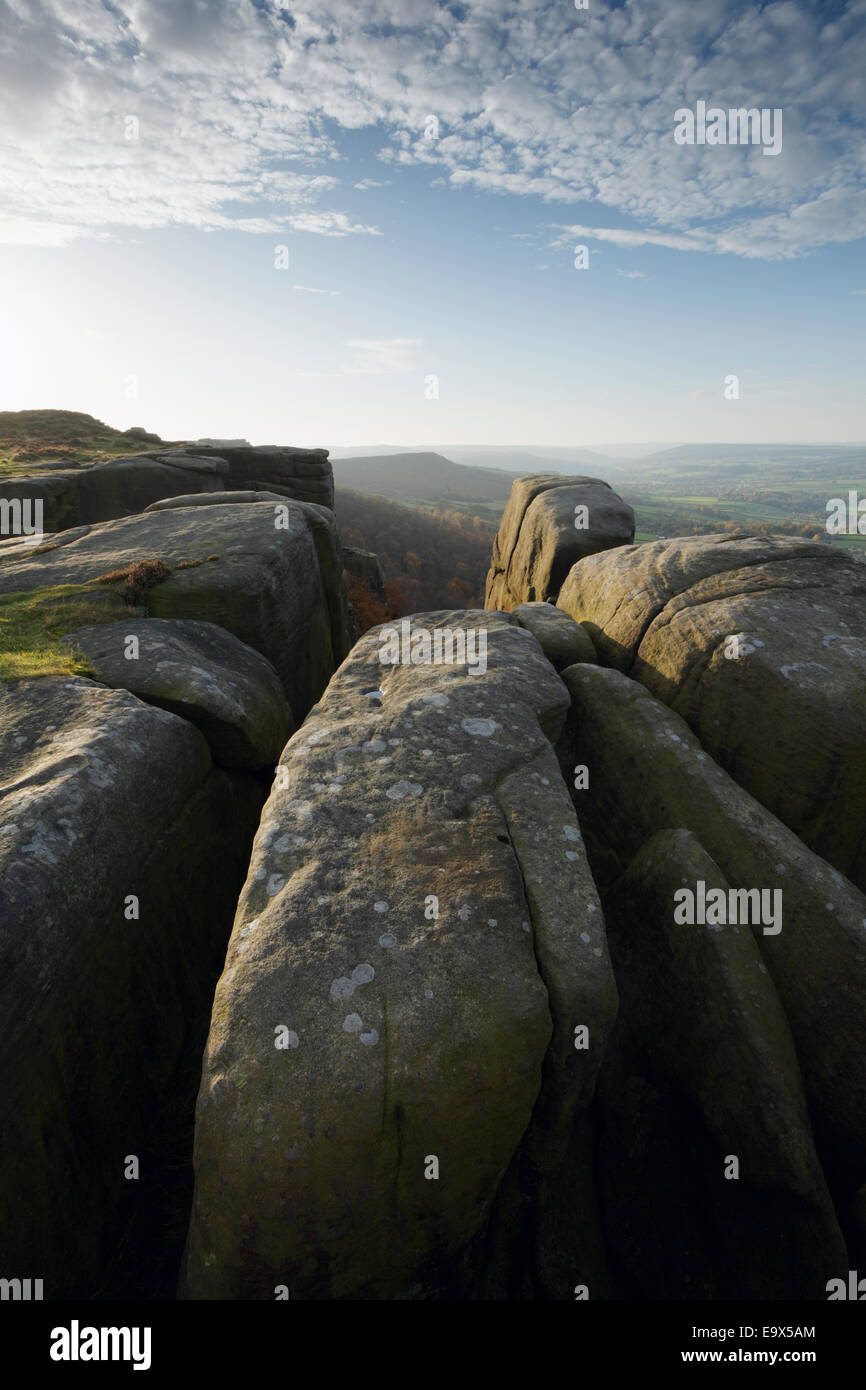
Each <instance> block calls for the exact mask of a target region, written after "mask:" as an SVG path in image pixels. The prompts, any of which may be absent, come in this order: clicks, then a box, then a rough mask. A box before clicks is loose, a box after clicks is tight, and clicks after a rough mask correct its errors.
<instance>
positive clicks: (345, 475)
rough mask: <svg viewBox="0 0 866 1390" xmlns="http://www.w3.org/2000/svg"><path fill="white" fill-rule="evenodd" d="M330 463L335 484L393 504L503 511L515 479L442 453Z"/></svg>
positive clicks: (353, 459) (500, 470) (336, 459)
mask: <svg viewBox="0 0 866 1390" xmlns="http://www.w3.org/2000/svg"><path fill="white" fill-rule="evenodd" d="M331 464H332V466H333V469H334V481H335V482H336V483H337V484H339V485H341V486H343V487H348V488H353V489H354V490H355V491H356V492H375V493H379V494H380V496H382V497H389V498H391V499H393V500H396V501H407V502H426V503H430V504H433V503H442V502H445V503H448V502H459V503H463V504H466V503H470V502H479V503H484V502H487V503H489V502H496V503H501V504H502V506H504V505H505V502H506V501H507V499H508V495H509V493H510V492H511V484H512V483H513V482H514V479H515V477H517V476H518V473H517V472H514V473H511V472H506V471H505V470H503V469H495V468H465V467H463V466H462V465H461V464H459V463H452V461H451V460H450V459H447V458H444V457H443V456H442V454H431V453H417V454H416V453H405V454H389V455H386V456H385V457H382V456H381V455H379V456H369V457H365V458H346V459H339V458H332V459H331ZM522 471H523V472H526V470H525V469H523V470H522ZM536 471H542V470H540V469H539V470H536Z"/></svg>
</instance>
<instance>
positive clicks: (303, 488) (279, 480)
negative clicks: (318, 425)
mask: <svg viewBox="0 0 866 1390" xmlns="http://www.w3.org/2000/svg"><path fill="white" fill-rule="evenodd" d="M195 452H196V454H200V455H202V456H203V457H205V458H219V459H224V460H225V461H226V463H227V464H228V466H229V471H228V481H229V483H230V484H231V486H232V487H233V488H239V489H241V490H244V489H246V488H252V489H255V490H258V491H259V492H262V491H271V492H279V493H282V494H283V496H285V497H294V498H296V499H297V500H298V501H299V502H317V503H319V504H320V505H321V506H324V507H329V508H330V510H331V511H333V510H334V475H333V471H332V469H331V465H330V463H329V462H328V450H327V449H293V448H288V447H284V446H277V445H274V444H264V445H258V446H256V447H252V446H250V445H246V446H240V447H233V446H226V445H216V446H208V445H196V449H195Z"/></svg>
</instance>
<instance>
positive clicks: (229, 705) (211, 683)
mask: <svg viewBox="0 0 866 1390" xmlns="http://www.w3.org/2000/svg"><path fill="white" fill-rule="evenodd" d="M131 637H132V638H135V643H136V645H135V646H134V647H131V645H130V638H131ZM64 640H65V641H66V642H68V643H69V645H70V646H72V647H73V648H74V649H75V650H76V651H79V652H81V653H83V655H84V656H85V657H86V658H87V665H88V668H89V674H90V675H91V676H92V677H93V679H94V680H97V681H101V682H102V684H103V685H110V686H113V687H114V688H115V689H118V688H120V689H124V690H129V691H131V692H132V694H133V695H138V696H139V697H140V698H141V699H143V700H147V701H148V702H149V703H150V704H152V705H159V706H160V708H161V709H167V710H170V711H171V712H172V713H174V714H179V715H181V716H182V717H183V718H184V719H189V720H190V721H191V722H192V723H193V724H195V725H196V726H197V728H199V729H201V731H202V733H203V734H204V736H205V738H206V739H207V741H208V743H209V745H210V749H211V753H212V755H213V759H214V762H216V763H219V764H220V765H221V766H222V767H236V768H244V769H246V770H255V769H256V768H259V767H263V766H264V765H265V764H266V763H275V762H276V761H277V758H278V757H279V756H280V753H281V751H282V749H283V745H284V744H285V741H286V738H287V736H288V734H289V733H290V732H291V729H290V717H291V716H290V713H289V707H288V704H287V702H286V697H285V695H284V693H283V687H282V685H281V684H280V678H279V676H278V675H277V673H276V671H275V670H274V668H273V666H272V665H271V663H270V662H269V661H267V660H266V659H265V657H263V656H262V655H260V653H259V652H256V651H253V649H252V647H248V646H247V645H246V644H245V643H244V642H239V641H238V639H237V638H236V637H233V636H232V634H231V633H230V632H226V631H225V629H224V628H221V627H217V626H216V625H215V624H214V623H196V622H189V621H186V622H185V621H183V620H178V619H171V620H169V619H164V618H129V619H127V620H124V621H122V622H116V623H104V624H102V625H101V626H97V627H86V628H81V629H79V631H77V632H73V633H70V634H69V636H68V637H66V638H65V639H64ZM131 651H134V653H135V654H134V656H131V655H129V653H130V652H131Z"/></svg>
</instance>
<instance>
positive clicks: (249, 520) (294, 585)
mask: <svg viewBox="0 0 866 1390" xmlns="http://www.w3.org/2000/svg"><path fill="white" fill-rule="evenodd" d="M21 550H22V547H21V546H20V545H18V546H16V549H15V550H14V551H12V550H10V551H9V555H10V558H9V559H5V560H3V561H2V562H0V593H13V592H18V591H30V590H33V589H36V588H42V587H44V586H46V585H57V584H80V583H85V582H87V581H88V580H93V579H96V578H98V577H99V576H100V575H103V574H106V573H110V572H112V571H114V570H117V569H119V568H123V567H125V566H128V565H129V564H130V563H131V562H134V561H136V560H139V559H158V560H161V561H163V563H164V564H166V565H167V566H168V567H169V568H170V569H171V574H170V575H169V576H168V578H166V579H164V580H163V581H162V582H161V583H158V584H156V585H155V586H154V587H152V588H151V589H150V590H149V593H148V597H147V603H148V610H149V614H150V616H151V617H155V618H185V619H197V620H201V621H204V622H209V623H216V624H217V625H218V626H220V627H223V628H226V629H227V630H228V631H229V632H231V633H233V634H234V636H235V637H237V638H239V639H240V641H241V642H244V643H246V644H247V645H248V646H250V647H253V648H254V649H255V651H257V652H260V653H261V654H262V656H264V657H266V658H267V659H268V660H269V661H270V662H271V664H272V665H273V666H274V668H275V669H276V671H277V674H278V675H279V677H280V679H281V681H282V683H283V689H284V690H285V692H286V695H287V697H288V701H289V705H290V707H291V713H292V719H293V722H294V724H298V723H300V722H301V720H302V719H303V718H304V715H305V714H306V712H307V710H308V709H309V708H310V706H311V705H312V704H313V703H314V702H315V701H316V700H317V699H318V697H319V696H320V694H321V693H322V691H323V690H324V688H325V686H326V684H327V682H328V679H329V677H330V675H331V673H332V671H333V670H334V669H335V667H336V666H338V665H339V663H340V661H341V660H342V659H343V657H344V655H345V653H346V650H347V645H348V629H347V612H346V578H345V572H344V570H343V561H342V552H341V548H340V540H339V534H338V531H337V526H336V521H335V519H334V516H333V514H332V513H331V512H329V511H328V510H327V509H326V508H324V507H318V506H312V505H310V504H309V503H303V502H291V501H285V502H279V503H272V502H267V503H248V504H241V505H234V504H224V505H214V506H206V507H184V508H168V509H162V510H158V511H153V512H146V513H143V514H142V515H139V516H134V517H126V518H123V519H122V520H118V521H109V522H104V523H103V524H102V525H100V526H84V527H80V528H76V529H75V530H73V531H71V532H65V533H62V534H61V535H59V536H56V537H51V538H50V541H49V543H48V544H47V545H45V546H43V547H41V548H40V549H38V550H35V551H34V550H30V551H29V552H28V553H27V554H26V555H23V554H21V553H20V552H21ZM19 555H20V558H19ZM13 557H14V558H13Z"/></svg>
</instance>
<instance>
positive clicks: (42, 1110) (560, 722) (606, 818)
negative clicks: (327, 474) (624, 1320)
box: [0, 446, 866, 1300]
mask: <svg viewBox="0 0 866 1390" xmlns="http://www.w3.org/2000/svg"><path fill="white" fill-rule="evenodd" d="M218 447H219V448H220V449H221V451H222V453H221V456H222V457H223V458H224V460H225V456H226V455H227V453H229V452H231V451H230V450H227V449H226V447H225V446H218ZM253 452H257V451H253ZM277 452H279V453H280V454H281V455H287V454H289V453H291V451H286V450H281V451H277ZM248 453H249V450H247V451H246V452H245V451H244V450H243V449H241V448H239V449H238V467H239V468H243V469H248V467H249V464H248V461H247V458H246V455H247V454H248ZM241 454H243V455H244V457H243V458H241V457H240V456H241ZM220 476H221V477H222V476H223V475H220ZM244 476H245V477H247V478H248V481H250V482H251V484H258V483H262V484H264V483H267V484H268V486H267V488H266V489H265V488H261V487H253V488H252V489H251V488H247V489H243V488H240V487H238V488H237V489H235V490H234V491H233V492H231V493H230V494H228V493H227V494H224V495H222V496H220V494H219V493H216V494H213V495H207V496H206V495H202V494H196V495H192V496H189V495H183V496H181V497H176V496H175V497H169V498H167V499H157V501H158V503H159V504H158V505H153V506H152V507H151V509H150V510H148V511H147V512H145V513H143V514H138V515H133V516H128V517H123V518H120V519H115V520H109V521H105V522H103V523H101V524H83V525H81V526H79V527H77V528H75V529H73V530H71V531H67V532H64V533H59V534H56V535H53V536H50V537H48V538H47V539H46V543H45V545H44V546H42V547H40V548H39V549H37V550H36V551H35V552H34V551H33V550H29V551H27V552H26V553H25V550H24V548H23V547H22V545H21V544H20V543H19V542H8V543H6V545H3V546H0V604H2V603H4V602H7V600H8V598H9V596H10V595H18V596H21V595H24V596H26V595H28V594H33V595H38V594H42V593H45V594H49V593H50V594H52V595H56V594H58V593H61V589H58V587H57V586H63V587H62V592H63V593H67V592H70V591H71V590H72V589H74V590H75V591H76V592H78V589H79V588H80V586H81V585H82V584H83V585H84V586H85V587H86V586H88V585H89V586H93V585H95V584H96V587H97V588H98V587H99V585H98V584H97V581H99V583H101V584H102V585H103V587H104V583H105V582H106V581H105V575H106V573H108V576H109V579H110V578H111V572H112V571H114V572H115V573H116V572H118V571H122V572H124V573H125V571H123V567H124V566H128V565H129V564H130V562H131V561H135V560H147V561H148V562H150V564H151V565H153V564H154V562H156V561H159V562H160V563H161V565H162V568H161V569H159V568H157V569H156V570H151V571H149V574H150V579H149V581H148V583H149V587H147V588H146V590H145V591H144V593H143V598H142V600H141V603H140V605H139V607H138V608H137V609H131V610H130V615H129V619H128V620H127V619H122V620H120V621H118V620H117V618H116V614H115V610H114V609H113V608H112V610H111V614H110V617H111V621H106V622H104V623H99V622H91V623H90V624H89V625H88V626H87V627H86V628H84V629H82V628H81V626H80V625H79V627H78V628H77V629H75V630H72V631H70V633H69V636H68V642H69V644H70V647H71V648H72V649H75V650H77V651H78V652H79V653H80V656H81V661H82V662H83V663H85V665H84V668H83V673H82V674H73V675H67V676H48V677H43V678H41V679H26V680H20V681H14V682H10V683H8V684H7V685H5V686H3V687H0V721H2V726H3V731H4V734H5V737H4V740H3V743H2V745H0V750H2V751H0V760H2V773H3V776H2V778H0V785H2V792H0V868H2V877H0V908H2V911H0V950H2V953H3V962H4V970H3V972H2V974H0V990H2V994H3V1003H4V1007H5V1010H6V1016H7V1017H8V1019H9V1020H10V1023H9V1026H8V1027H7V1028H6V1030H5V1032H4V1040H3V1044H2V1048H0V1079H2V1082H3V1085H2V1087H0V1107H2V1115H0V1120H2V1123H3V1125H4V1127H5V1128H7V1129H8V1132H9V1133H11V1134H12V1135H13V1138H14V1142H13V1143H12V1144H11V1145H8V1146H5V1147H4V1150H3V1155H2V1157H0V1200H2V1204H3V1205H2V1212H0V1216H2V1220H3V1227H4V1230H5V1232H6V1242H7V1244H6V1250H7V1255H8V1256H9V1257H12V1258H13V1262H14V1261H15V1260H17V1261H18V1262H19V1263H21V1262H22V1261H23V1262H24V1264H25V1265H26V1266H27V1268H30V1267H31V1266H32V1264H33V1260H34V1256H35V1254H37V1253H38V1254H39V1257H40V1261H41V1265H40V1267H41V1268H42V1269H44V1270H45V1271H46V1275H47V1277H46V1297H57V1296H63V1295H64V1294H67V1293H69V1292H79V1293H88V1294H93V1293H94V1292H98V1291H99V1290H100V1289H101V1288H103V1287H104V1286H105V1283H106V1277H105V1274H104V1271H105V1268H106V1265H107V1264H110V1263H111V1259H112V1251H113V1250H114V1249H115V1248H116V1246H117V1243H118V1240H119V1232H120V1231H121V1230H122V1229H123V1227H124V1226H125V1225H126V1224H128V1222H129V1221H130V1220H133V1221H134V1220H135V1219H136V1218H137V1219H138V1220H139V1221H141V1220H142V1219H143V1218H142V1212H143V1211H146V1210H147V1193H146V1189H145V1185H144V1184H141V1185H139V1183H138V1182H137V1181H136V1180H130V1179H129V1176H128V1173H127V1171H126V1170H127V1168H128V1160H129V1158H130V1156H133V1157H135V1156H138V1157H139V1158H142V1157H144V1159H145V1163H144V1171H145V1172H147V1171H148V1168H147V1165H148V1163H149V1162H150V1159H149V1157H148V1155H147V1135H148V1133H150V1132H152V1131H153V1129H154V1127H156V1128H157V1129H158V1128H159V1124H160V1118H161V1115H163V1113H164V1110H165V1107H166V1103H167V1100H169V1099H171V1098H172V1097H174V1098H175V1100H176V1099H177V1097H178V1096H179V1095H180V1094H181V1089H182V1088H179V1082H178V1077H179V1075H180V1074H181V1073H184V1074H187V1073H188V1072H189V1071H190V1070H191V1069H193V1070H196V1069H197V1066H198V1062H199V1059H200V1058H201V1054H202V1051H203V1053H204V1057H203V1064H202V1067H201V1084H200V1089H199V1098H198V1106H197V1113H196V1122H195V1144H194V1148H195V1195H194V1200H193V1203H192V1213H191V1219H190V1224H189V1233H188V1238H187V1248H186V1254H185V1258H184V1261H183V1268H182V1273H181V1279H180V1286H179V1290H180V1294H181V1296H183V1297H187V1298H193V1299H224V1298H228V1299H268V1300H269V1299H273V1298H282V1297H286V1296H288V1297H291V1298H293V1299H297V1298H300V1299H355V1298H360V1299H427V1298H433V1299H441V1298H461V1299H512V1298H517V1299H539V1300H551V1299H552V1300H560V1299H567V1300H573V1299H574V1298H575V1297H590V1298H593V1299H597V1298H602V1299H604V1298H622V1297H626V1298H628V1297H636V1298H646V1299H659V1298H662V1299H694V1298H698V1299H719V1298H723V1299H727V1298H730V1299H737V1298H767V1299H777V1298H798V1299H824V1298H825V1297H826V1286H827V1282H828V1280H830V1279H833V1278H843V1279H844V1278H846V1276H847V1271H848V1270H849V1269H855V1268H857V1267H858V1266H857V1262H858V1260H861V1259H863V1258H864V1254H866V1251H864V1235H866V1232H864V1229H863V1219H862V1210H863V1202H862V1192H863V1190H864V1184H866V1123H864V1116H866V1060H864V1049H863V1045H862V1030H863V1026H862V1019H863V1016H864V993H866V949H864V944H863V943H864V939H866V938H864V923H866V897H864V894H863V891H862V890H863V887H864V882H863V864H864V831H866V816H864V815H863V809H864V808H863V803H862V797H863V792H862V787H863V785H864V778H863V773H864V772H866V767H864V765H863V758H864V756H866V754H864V749H866V737H864V735H866V706H864V704H863V696H862V689H863V672H862V670H861V666H862V660H863V655H862V654H863V650H864V648H866V643H864V638H866V631H864V627H866V619H864V617H863V616H862V615H863V612H864V609H863V602H862V596H863V576H864V575H866V569H864V567H863V565H862V564H860V563H859V562H854V561H848V560H845V559H844V558H842V557H840V556H838V555H836V554H835V553H833V552H830V551H829V550H827V549H826V548H824V547H820V546H815V545H812V544H809V543H802V544H798V543H791V542H789V541H787V540H785V541H774V540H769V541H768V540H762V539H758V538H749V537H734V538H727V537H691V538H685V539H682V540H677V541H670V542H666V543H661V542H660V543H657V544H656V545H650V546H640V547H635V546H633V545H631V544H630V541H631V537H632V529H631V528H632V526H633V522H632V520H631V519H630V515H629V509H627V508H626V507H625V506H624V504H623V503H622V502H621V501H620V499H618V498H617V497H616V494H614V493H612V492H611V490H610V489H609V488H607V487H606V485H605V484H603V483H600V482H599V481H598V480H593V479H589V480H587V479H574V480H563V479H557V480H553V481H551V480H550V479H546V478H545V479H538V478H532V479H522V480H520V481H519V482H518V483H517V484H515V489H514V495H513V498H512V503H511V504H510V507H509V510H508V511H507V512H506V516H505V517H504V518H503V526H502V528H501V531H500V535H499V537H498V540H497V549H496V551H495V553H494V564H493V569H492V571H491V574H492V579H491V588H490V591H489V599H488V602H489V603H490V604H491V607H489V608H488V609H486V610H483V611H448V612H437V613H427V614H416V615H414V616H413V617H412V618H411V619H408V620H404V621H403V622H398V623H396V624H395V625H394V627H393V628H388V627H387V626H386V627H382V628H379V629H374V630H372V631H370V632H368V633H367V634H366V635H365V636H364V637H363V638H362V639H361V641H360V642H358V643H357V644H356V645H355V646H354V647H352V649H351V650H349V649H348V648H349V639H348V636H347V633H348V626H347V610H346V597H345V594H346V579H345V573H344V568H343V558H342V550H341V546H340V540H339V536H338V534H337V530H336V526H335V524H334V519H333V516H332V514H331V512H330V511H329V510H328V509H327V508H325V507H323V506H316V505H311V504H310V503H308V502H304V501H299V500H292V501H290V502H288V503H282V502H281V501H280V500H279V499H280V498H281V497H283V495H284V494H283V493H282V492H281V491H280V490H279V488H277V489H276V491H275V495H274V496H271V495H269V494H270V493H271V492H274V489H273V488H272V487H271V484H270V481H269V479H270V478H271V477H272V476H273V475H272V474H268V473H267V471H266V470H264V469H263V468H261V469H260V470H259V472H257V473H256V476H255V477H253V476H252V474H245V475H244ZM235 481H238V482H239V481H240V477H238V478H237V479H236V480H235ZM581 507H584V508H586V509H587V510H586V517H585V518H584V515H583V513H582V512H577V511H576V510H575V509H576V508H581ZM278 515H279V516H280V517H281V519H282V522H283V523H284V524H283V525H281V526H280V527H278V526H277V525H276V524H275V517H276V516H278ZM576 516H579V517H580V518H581V520H584V519H585V520H586V521H587V525H583V526H581V527H579V528H575V526H574V520H575V517H576ZM575 536H577V540H575ZM575 546H577V550H575ZM352 563H353V564H356V562H355V561H354V560H353V562H352ZM364 563H365V565H367V567H370V565H371V561H370V558H369V557H366V558H365V561H364ZM100 577H102V578H100ZM48 586H51V587H50V588H49V587H48ZM89 591H90V590H89V589H88V592H89ZM554 598H555V599H557V604H556V606H554V605H553V604H551V603H550V602H549V601H546V600H550V599H554ZM503 609H505V610H511V611H502V610H503ZM133 653H134V655H133ZM316 702H317V703H316ZM286 739H288V741H287V742H286ZM280 750H282V751H280ZM275 760H277V761H276V766H275V765H274V763H275ZM256 827H258V828H257V829H256ZM253 837H254V838H253ZM232 919H233V925H232ZM227 940H228V946H227V950H226V941H227ZM220 969H221V970H222V974H221V976H220V978H219V981H218V983H217V984H216V992H215V994H214V992H213V987H214V982H215V980H216V976H217V974H218V973H219V971H220ZM211 1004H212V1011H211V1016H210V1026H209V1033H208V1035H207V1038H205V1032H206V1027H205V1020H206V1014H207V1011H208V1010H209V1009H210V1008H211ZM183 1094H184V1095H186V1093H183ZM172 1103H174V1102H172ZM178 1103H179V1102H178ZM184 1106H185V1107H186V1109H184V1114H185V1115H186V1116H187V1122H188V1123H189V1124H190V1125H191V1114H189V1099H188V1097H187V1098H186V1099H183V1104H182V1108H183V1107H184ZM185 1142H188V1141H185ZM25 1209H26V1213H27V1220H26V1221H25V1219H24V1217H23V1216H22V1214H21V1213H22V1212H24V1211H25ZM82 1213H84V1215H82ZM179 1259H180V1249H179V1245H174V1246H172V1247H171V1249H170V1250H169V1253H168V1255H167V1257H166V1264H167V1267H168V1277H169V1279H170V1280H173V1277H174V1272H175V1270H176V1268H177V1264H178V1262H179ZM172 1261H173V1263H172ZM112 1280H113V1282H112ZM108 1282H109V1284H110V1291H111V1292H114V1293H118V1292H123V1291H124V1289H125V1287H126V1286H125V1285H124V1282H123V1276H122V1275H121V1274H114V1275H112V1277H111V1279H109V1281H108Z"/></svg>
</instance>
